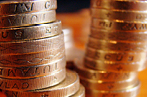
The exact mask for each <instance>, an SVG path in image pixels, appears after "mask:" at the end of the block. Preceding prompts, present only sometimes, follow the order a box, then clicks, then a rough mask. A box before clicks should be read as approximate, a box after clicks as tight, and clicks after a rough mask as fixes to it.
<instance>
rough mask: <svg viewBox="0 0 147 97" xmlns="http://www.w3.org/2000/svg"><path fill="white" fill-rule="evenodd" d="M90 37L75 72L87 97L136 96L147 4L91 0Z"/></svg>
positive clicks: (143, 54)
mask: <svg viewBox="0 0 147 97" xmlns="http://www.w3.org/2000/svg"><path fill="white" fill-rule="evenodd" d="M90 10H91V17H92V22H91V34H90V36H89V40H88V44H87V48H86V54H85V57H84V63H82V62H80V61H76V70H77V72H78V73H79V75H80V78H81V83H82V84H83V85H84V86H85V88H86V95H87V97H136V96H137V95H138V93H139V87H140V81H139V80H138V77H137V74H138V71H141V70H143V69H145V67H146V64H145V61H146V50H147V46H146V42H147V38H146V37H147V33H146V31H147V23H146V19H147V17H146V15H147V13H146V10H147V2H145V1H135V0H91V9H90Z"/></svg>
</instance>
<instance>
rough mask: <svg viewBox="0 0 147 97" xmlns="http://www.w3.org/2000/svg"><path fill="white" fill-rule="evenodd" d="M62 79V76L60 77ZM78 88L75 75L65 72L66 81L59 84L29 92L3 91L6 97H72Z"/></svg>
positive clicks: (77, 79) (77, 80)
mask: <svg viewBox="0 0 147 97" xmlns="http://www.w3.org/2000/svg"><path fill="white" fill-rule="evenodd" d="M61 77H62V76H61ZM79 87H80V83H79V77H78V75H77V73H75V72H72V71H69V70H67V73H66V79H65V80H64V81H63V82H61V83H60V84H58V85H56V86H53V87H49V88H45V89H37V90H31V91H23V92H22V91H19V92H15V91H13V90H12V91H4V92H5V94H6V95H7V96H8V97H14V96H17V97H53V96H54V97H69V96H72V95H74V94H75V93H76V92H77V91H78V90H79Z"/></svg>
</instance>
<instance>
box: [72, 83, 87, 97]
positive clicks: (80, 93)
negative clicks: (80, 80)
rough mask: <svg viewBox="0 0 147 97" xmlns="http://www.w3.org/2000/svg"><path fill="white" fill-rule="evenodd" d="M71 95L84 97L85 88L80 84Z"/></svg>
mask: <svg viewBox="0 0 147 97" xmlns="http://www.w3.org/2000/svg"><path fill="white" fill-rule="evenodd" d="M71 97H85V88H84V86H83V85H80V89H79V91H78V92H77V93H76V94H74V95H73V96H71Z"/></svg>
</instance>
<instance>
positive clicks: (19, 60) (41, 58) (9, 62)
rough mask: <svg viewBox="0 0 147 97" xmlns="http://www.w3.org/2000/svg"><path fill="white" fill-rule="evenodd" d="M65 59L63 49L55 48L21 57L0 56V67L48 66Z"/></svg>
mask: <svg viewBox="0 0 147 97" xmlns="http://www.w3.org/2000/svg"><path fill="white" fill-rule="evenodd" d="M63 57H65V48H64V46H63V47H61V48H57V49H54V50H48V51H45V52H39V53H37V52H36V53H30V54H22V55H3V54H2V55H1V56H0V66H8V67H9V66H10V67H22V66H34V65H42V64H48V63H51V62H54V61H57V60H60V59H62V58H63Z"/></svg>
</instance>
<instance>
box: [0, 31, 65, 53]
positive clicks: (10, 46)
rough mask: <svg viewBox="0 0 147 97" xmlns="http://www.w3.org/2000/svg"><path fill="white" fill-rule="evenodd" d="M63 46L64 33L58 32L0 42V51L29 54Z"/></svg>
mask: <svg viewBox="0 0 147 97" xmlns="http://www.w3.org/2000/svg"><path fill="white" fill-rule="evenodd" d="M63 46H64V35H63V33H62V34H59V35H56V36H53V37H47V38H43V39H34V40H24V41H12V42H0V53H1V54H8V55H10V54H11V55H18V54H30V53H33V52H35V53H36V52H43V51H47V50H55V49H59V48H61V47H63Z"/></svg>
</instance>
